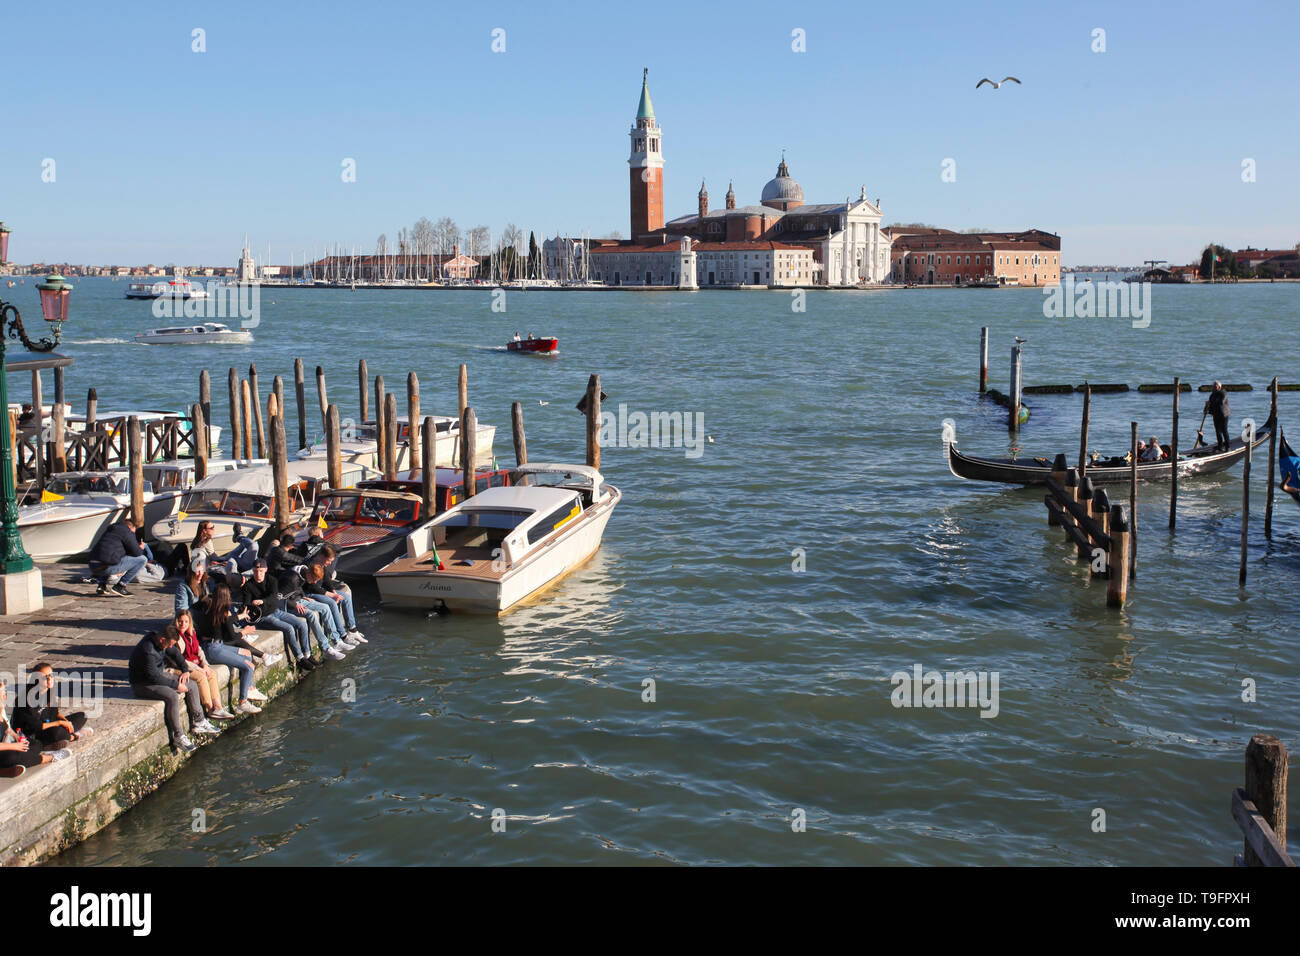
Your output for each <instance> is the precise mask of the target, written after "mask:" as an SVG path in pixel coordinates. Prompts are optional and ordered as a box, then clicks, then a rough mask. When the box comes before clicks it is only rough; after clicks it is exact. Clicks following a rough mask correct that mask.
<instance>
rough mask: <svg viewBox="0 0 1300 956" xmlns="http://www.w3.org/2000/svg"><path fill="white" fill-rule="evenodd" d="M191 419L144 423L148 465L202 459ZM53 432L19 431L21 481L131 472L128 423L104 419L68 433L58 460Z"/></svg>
mask: <svg viewBox="0 0 1300 956" xmlns="http://www.w3.org/2000/svg"><path fill="white" fill-rule="evenodd" d="M192 424H193V423H192V421H191V420H190V418H189V417H181V416H168V417H166V418H159V419H153V420H149V421H144V422H141V423H140V432H141V438H142V441H143V449H144V460H145V461H167V460H170V459H175V458H193V457H195V455H196V454H197V449H196V447H195V439H194V429H193V427H192ZM54 431H55V429H53V428H52V427H49V426H47V427H46V428H45V429H44V430H43V432H41V433H38V432H37V430H36V429H34V428H26V429H20V430H19V431H15V432H13V433H12V434H15V435H17V438H16V440H15V442H14V461H15V463H16V465H17V480H18V481H19V482H23V481H32V480H35V479H36V478H37V462H38V461H39V462H40V464H41V465H42V468H41V474H42V475H44V476H49V475H53V474H57V473H58V472H61V471H105V470H107V469H110V468H126V467H128V466H129V464H130V448H129V447H128V444H127V419H126V417H116V418H104V419H99V420H97V421H95V422H94V423H92V424H90V425H88V426H87V427H86V429H85V430H83V431H73V430H71V429H64V432H63V454H62V456H60V455H58V449H57V448H56V443H55V440H54V434H53V433H54Z"/></svg>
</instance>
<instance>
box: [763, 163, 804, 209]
mask: <svg viewBox="0 0 1300 956" xmlns="http://www.w3.org/2000/svg"><path fill="white" fill-rule="evenodd" d="M762 202H763V205H768V204H772V205H773V206H774V207H775V208H777V209H784V208H786V207H787V205H789V204H793V205H803V187H802V186H800V185H799V184H798V183H797V182H795V181H794V180H793V179H791V178H790V169H789V167H788V166H786V164H785V157H784V156H782V157H781V165H780V166H778V167H776V178H775V179H772V180H769V182H768V184H767V185H766V186H764V187H763V199H762ZM778 204H779V205H778Z"/></svg>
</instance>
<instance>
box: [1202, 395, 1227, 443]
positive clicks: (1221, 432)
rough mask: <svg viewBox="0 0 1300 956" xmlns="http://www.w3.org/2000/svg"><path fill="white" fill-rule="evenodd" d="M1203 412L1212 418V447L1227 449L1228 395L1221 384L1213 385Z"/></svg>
mask: <svg viewBox="0 0 1300 956" xmlns="http://www.w3.org/2000/svg"><path fill="white" fill-rule="evenodd" d="M1205 411H1206V412H1207V413H1208V414H1209V415H1211V416H1212V417H1213V418H1214V447H1215V448H1222V449H1227V447H1228V443H1229V442H1231V441H1232V439H1231V438H1230V437H1229V435H1228V415H1229V414H1230V413H1231V409H1229V408H1228V393H1227V392H1226V391H1224V388H1223V383H1222V382H1215V383H1214V391H1212V392H1210V397H1209V398H1207V399H1206V400H1205Z"/></svg>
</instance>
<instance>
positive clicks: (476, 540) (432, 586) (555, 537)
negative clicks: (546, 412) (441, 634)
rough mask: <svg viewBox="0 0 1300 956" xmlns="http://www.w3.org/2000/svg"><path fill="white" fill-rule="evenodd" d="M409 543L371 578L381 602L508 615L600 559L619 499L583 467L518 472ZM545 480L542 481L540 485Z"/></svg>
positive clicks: (420, 530) (417, 532) (421, 529)
mask: <svg viewBox="0 0 1300 956" xmlns="http://www.w3.org/2000/svg"><path fill="white" fill-rule="evenodd" d="M515 474H516V477H517V479H518V480H519V481H520V482H525V483H524V484H517V485H514V486H512V487H508V488H505V487H499V488H488V489H486V490H485V491H482V492H480V493H479V494H476V495H474V497H472V498H469V499H467V500H466V501H462V502H461V503H460V504H458V505H456V506H455V507H454V508H451V509H450V510H448V511H445V512H443V513H442V514H441V515H439V516H438V517H436V518H434V519H433V520H432V521H429V522H426V523H424V524H420V525H418V526H416V527H415V528H414V529H413V530H412V531H411V534H410V536H409V537H407V539H406V556H405V557H402V558H399V559H398V560H396V561H394V562H393V563H392V564H389V565H386V566H385V567H383V568H381V569H380V570H379V571H377V572H376V574H375V581H376V583H377V584H378V585H379V594H380V597H381V599H382V600H383V601H384V602H385V603H387V604H394V605H398V606H405V607H417V608H424V609H432V608H436V607H438V606H439V605H442V606H444V607H446V608H447V609H448V610H452V611H472V612H479V613H488V614H504V613H505V612H507V611H509V610H510V609H511V608H513V607H515V606H516V605H517V604H519V602H521V601H523V600H525V599H527V598H530V597H532V596H534V595H537V594H540V593H541V592H542V591H544V590H546V589H547V588H549V587H552V586H553V585H555V584H556V583H558V582H559V581H560V580H561V579H563V578H564V577H565V575H567V574H569V573H570V572H572V571H573V570H574V569H575V568H578V567H580V566H581V565H582V564H583V563H584V562H585V561H586V560H587V559H588V558H590V557H591V556H592V555H593V554H595V553H596V550H597V549H598V548H599V547H600V541H601V538H602V536H603V535H604V533H605V525H606V524H607V523H608V522H609V516H610V515H611V514H612V513H613V511H614V506H615V505H617V504H618V502H619V500H620V499H621V498H622V493H621V492H620V491H619V490H618V489H617V488H615V487H614V486H612V485H608V484H606V483H605V480H604V478H603V477H602V476H601V474H600V472H598V471H596V469H594V468H589V467H586V466H583V465H545V464H539V465H532V464H529V465H523V466H521V467H520V468H518V469H517V470H516V472H515ZM538 482H545V483H538Z"/></svg>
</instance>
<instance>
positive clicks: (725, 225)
mask: <svg viewBox="0 0 1300 956" xmlns="http://www.w3.org/2000/svg"><path fill="white" fill-rule="evenodd" d="M628 136H629V139H630V152H629V155H628V175H629V207H630V208H629V213H630V215H629V225H630V229H631V238H630V239H628V240H625V241H620V242H611V241H608V240H602V241H599V242H592V243H588V244H587V247H586V256H587V262H586V263H585V268H584V272H585V275H586V277H587V279H588V280H589V281H595V282H599V283H602V284H605V285H623V286H640V287H644V286H667V287H675V288H685V289H691V288H700V287H708V286H711V285H712V286H812V285H822V286H858V285H865V284H871V283H880V282H884V281H885V280H886V279H887V278H888V276H889V271H890V237H889V234H888V233H887V232H884V231H882V229H881V211H880V200H878V199H877V200H876V201H875V202H871V201H870V200H868V199H867V190H866V187H865V186H864V187H862V189H861V191H860V193H859V196H858V198H857V199H852V198H851V197H845V199H844V201H843V202H834V203H812V204H809V203H805V202H804V194H803V187H802V186H800V185H799V183H798V182H797V181H796V180H795V179H794V178H793V177H792V176H791V175H790V170H789V166H788V165H787V164H786V160H785V157H784V156H782V157H781V162H780V164H779V165H778V166H777V169H776V175H775V176H774V177H773V178H772V179H771V180H770V181H769V182H768V183H767V184H766V185H765V186H764V187H763V189H762V192H761V194H760V198H759V202H758V203H756V204H752V205H744V206H740V205H737V202H736V192H735V188H734V185H732V186H730V187H729V188H728V190H727V195H726V199H725V201H724V204H723V207H722V208H720V209H715V208H711V207H710V205H709V193H708V190H707V188H706V187H705V185H704V184H703V183H701V185H700V191H699V194H698V196H697V207H696V211H695V212H694V213H691V214H689V215H685V216H679V217H677V218H676V219H672V220H669V221H665V218H664V154H663V131H662V129H661V128H660V126H659V122H658V119H657V118H656V117H655V112H654V105H653V104H652V102H651V100H650V89H649V85H648V81H647V78H646V74H645V73H643V74H642V78H641V98H640V101H639V103H638V104H637V113H636V118H635V120H634V121H633V124H632V128H631V130H630V131H629V133H628ZM574 248H575V246H574V241H573V240H572V239H560V238H557V239H556V240H553V241H548V242H547V243H545V245H544V256H545V260H546V262H547V264H548V267H551V266H552V264H554V267H555V270H556V271H555V272H554V273H552V275H551V277H552V278H556V279H563V278H564V277H565V275H572V274H573V271H574V270H573V265H572V263H571V262H566V258H568V257H571V256H572V250H573V249H574Z"/></svg>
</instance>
